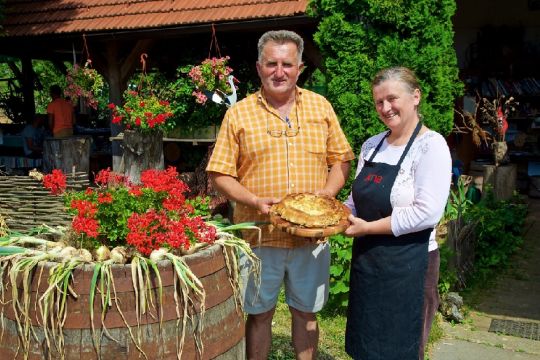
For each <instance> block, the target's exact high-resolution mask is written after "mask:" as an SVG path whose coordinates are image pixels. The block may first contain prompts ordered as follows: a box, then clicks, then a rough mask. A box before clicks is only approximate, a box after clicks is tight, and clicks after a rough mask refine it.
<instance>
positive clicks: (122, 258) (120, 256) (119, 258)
mask: <svg viewBox="0 0 540 360" xmlns="http://www.w3.org/2000/svg"><path fill="white" fill-rule="evenodd" d="M110 256H111V260H112V262H113V263H115V264H125V263H126V262H127V250H126V248H125V247H123V246H117V247H115V248H114V249H112V250H111V254H110Z"/></svg>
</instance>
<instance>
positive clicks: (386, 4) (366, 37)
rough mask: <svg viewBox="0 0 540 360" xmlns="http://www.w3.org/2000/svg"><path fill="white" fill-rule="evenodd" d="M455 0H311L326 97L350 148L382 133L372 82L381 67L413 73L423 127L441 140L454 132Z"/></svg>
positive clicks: (456, 84) (457, 90)
mask: <svg viewBox="0 0 540 360" xmlns="http://www.w3.org/2000/svg"><path fill="white" fill-rule="evenodd" d="M455 10H456V4H455V1H454V0H442V1H431V0H414V1H413V0H404V1H399V2H395V1H392V0H314V1H313V2H312V5H311V9H310V11H311V13H312V15H314V16H316V17H318V18H319V19H320V22H319V27H318V31H317V33H316V34H315V42H316V43H317V44H318V45H319V47H320V49H321V52H322V55H323V57H324V66H325V68H326V75H327V78H328V79H331V80H330V81H329V83H328V91H327V96H328V98H329V100H330V101H331V102H332V104H333V105H334V107H335V110H336V112H337V114H338V116H339V117H340V119H341V123H342V127H343V129H344V131H345V133H346V134H347V136H348V137H349V140H350V141H351V144H352V145H353V148H355V149H360V145H361V144H362V142H363V141H365V140H366V139H367V137H369V136H371V135H374V134H376V133H378V132H380V131H381V130H383V128H384V125H383V124H382V123H381V122H380V121H379V119H378V117H377V114H376V112H375V111H374V106H373V101H372V94H371V85H370V81H371V79H372V78H373V76H374V75H375V73H376V72H377V71H378V70H380V69H381V68H385V67H388V66H394V65H402V66H407V67H409V68H411V69H413V70H414V71H415V72H416V74H417V76H418V77H419V80H420V85H421V87H422V90H423V101H422V103H421V109H420V112H421V113H422V114H423V116H424V119H425V123H426V124H427V125H428V126H429V127H430V128H432V129H434V130H436V131H439V132H440V133H442V134H448V133H450V131H451V129H452V125H453V119H454V115H453V108H454V106H453V104H454V99H455V98H456V97H457V96H459V95H460V94H461V93H462V88H463V85H462V83H461V82H460V81H459V80H458V68H457V59H456V54H455V50H454V48H453V31H452V21H451V18H452V16H453V15H454V12H455Z"/></svg>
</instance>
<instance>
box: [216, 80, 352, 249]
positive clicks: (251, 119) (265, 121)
mask: <svg viewBox="0 0 540 360" xmlns="http://www.w3.org/2000/svg"><path fill="white" fill-rule="evenodd" d="M296 91H297V96H296V102H295V104H294V105H293V107H292V109H291V113H290V115H289V121H290V127H289V126H288V125H287V122H286V121H285V120H283V119H281V118H280V116H279V113H278V112H277V110H275V109H274V108H273V107H271V106H270V105H268V103H267V102H266V99H265V98H264V96H263V94H264V91H263V92H261V91H258V92H256V93H255V94H252V95H250V96H248V97H246V98H245V99H244V100H242V101H240V102H238V103H237V104H236V105H234V106H233V107H231V108H230V109H229V110H228V111H227V113H226V114H225V117H224V119H223V123H222V125H221V128H220V131H219V135H218V137H217V140H216V145H215V148H214V151H213V153H212V156H211V157H210V160H209V162H208V166H207V167H206V171H212V172H217V173H221V174H226V175H230V176H232V177H234V178H236V179H237V180H238V182H240V184H242V185H243V186H244V187H246V188H247V189H248V190H249V191H251V192H252V193H253V194H255V195H257V196H259V197H278V198H280V197H284V196H285V195H287V194H290V193H298V192H313V191H316V190H320V189H322V188H323V187H324V185H325V184H326V179H327V177H328V167H329V166H330V165H333V164H335V163H337V162H347V161H350V160H352V159H354V154H353V152H352V149H351V146H350V145H349V143H348V141H347V139H346V137H345V134H344V133H343V131H342V129H341V127H340V125H339V122H338V119H337V117H336V114H335V112H334V110H333V108H332V106H331V105H330V103H329V102H328V101H327V100H326V99H325V98H324V97H322V96H321V95H318V94H316V93H314V92H311V91H309V90H305V89H301V88H298V87H297V89H296ZM269 131H270V132H271V133H272V134H273V135H274V136H273V135H271V134H269V133H268V132H269ZM284 131H288V134H284V133H283V132H284ZM278 134H281V136H278V137H276V135H278ZM245 221H261V222H269V216H268V215H262V214H259V213H258V212H257V210H256V209H253V208H251V207H248V206H245V205H243V204H236V207H235V211H234V222H235V223H240V222H245ZM261 228H262V230H263V235H262V240H261V242H262V244H261V245H263V246H270V247H281V248H293V247H297V246H302V245H305V244H306V240H305V239H301V238H298V237H293V236H291V235H289V234H287V233H285V232H283V231H280V230H278V229H274V230H272V229H271V228H270V227H269V226H267V225H264V226H261ZM243 236H244V239H246V240H247V241H249V242H250V243H251V245H252V246H255V245H257V244H258V232H257V231H244V232H243Z"/></svg>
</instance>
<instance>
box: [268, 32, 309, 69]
mask: <svg viewBox="0 0 540 360" xmlns="http://www.w3.org/2000/svg"><path fill="white" fill-rule="evenodd" d="M270 41H272V42H275V43H276V44H285V43H288V42H292V43H294V44H295V45H296V48H297V49H298V63H301V62H302V53H303V52H304V40H303V39H302V37H301V36H300V35H298V34H297V33H295V32H294V31H289V30H271V31H267V32H265V33H264V34H263V35H262V36H261V37H260V39H259V43H258V45H257V48H258V50H259V57H258V59H259V62H260V61H261V60H262V52H263V49H264V46H265V45H266V44H267V43H268V42H270Z"/></svg>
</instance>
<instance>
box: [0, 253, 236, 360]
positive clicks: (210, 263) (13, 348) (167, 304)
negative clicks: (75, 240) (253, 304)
mask: <svg viewBox="0 0 540 360" xmlns="http://www.w3.org/2000/svg"><path fill="white" fill-rule="evenodd" d="M228 251H229V250H228ZM230 254H231V255H232V252H230ZM184 259H185V261H186V263H187V264H188V265H189V267H190V268H191V270H192V271H193V273H194V274H195V275H196V276H197V277H198V278H199V280H200V281H201V282H202V284H203V287H204V289H205V291H206V299H205V306H206V312H205V314H204V317H203V319H202V321H203V322H202V326H203V327H202V331H201V340H202V344H203V347H204V350H203V353H202V356H201V357H200V358H201V359H241V358H244V346H245V345H244V317H243V314H242V311H241V310H240V307H237V303H236V298H235V295H234V291H233V288H232V286H231V283H230V281H229V272H228V269H227V264H226V259H225V256H224V254H223V250H222V248H221V246H219V245H213V246H210V247H208V248H206V249H204V250H202V251H199V252H197V253H195V254H193V255H189V256H185V257H184ZM53 265H54V264H53V263H45V264H43V265H38V267H37V268H36V271H34V273H33V275H32V277H31V280H30V284H29V286H30V293H31V297H30V301H31V302H30V306H29V309H30V310H29V314H30V318H31V322H32V327H33V329H34V330H35V331H36V335H37V340H36V339H35V338H34V337H32V336H31V337H30V347H29V349H30V351H29V358H30V359H44V358H47V356H48V355H50V356H51V358H53V359H59V358H60V356H59V354H58V351H57V349H54V347H53V348H52V349H50V352H49V353H48V352H47V347H46V346H45V344H46V342H45V339H44V333H43V327H42V324H43V321H42V319H41V318H40V315H39V312H38V311H37V309H38V307H37V304H36V299H37V298H39V297H40V296H41V295H42V294H43V292H44V291H45V289H46V288H47V277H48V269H49V268H51V267H52V266H53ZM158 268H159V271H160V276H161V281H162V289H163V302H162V305H163V313H162V314H161V320H162V324H161V331H160V317H159V316H158V313H157V312H156V311H155V310H154V309H150V311H149V312H147V313H146V314H144V315H143V316H142V319H141V320H140V327H139V330H138V328H137V317H136V311H135V309H136V304H135V299H136V297H135V291H134V288H133V282H132V276H131V274H132V273H131V265H129V264H127V265H115V266H114V268H113V270H112V271H113V275H114V283H115V288H116V293H117V298H118V301H119V304H120V309H121V311H122V313H123V317H124V318H125V322H127V323H128V325H129V326H131V331H132V332H133V334H134V336H135V337H137V336H139V335H140V337H141V348H142V350H143V351H144V352H145V353H146V356H147V357H148V359H177V341H179V338H178V334H179V332H178V331H177V326H178V321H177V320H178V315H177V307H176V303H175V300H174V298H175V296H174V291H175V286H174V281H175V276H174V273H173V267H172V265H171V263H170V262H168V261H161V262H160V263H158ZM42 270H43V271H42ZM93 271H94V265H93V264H88V265H85V266H80V267H77V268H76V269H75V272H74V273H73V289H74V291H75V293H76V294H77V295H78V298H77V299H76V298H74V297H73V296H68V300H67V304H66V306H67V311H66V313H67V316H66V319H65V323H64V327H63V333H64V340H65V341H64V349H63V350H64V354H65V359H68V360H69V359H74V360H75V359H77V360H79V359H97V358H98V354H97V352H96V349H95V348H94V345H93V341H92V332H91V320H90V315H89V304H90V303H89V293H90V282H91V279H92V274H93ZM152 275H153V274H152ZM6 278H7V275H6V274H4V284H5V285H6V284H9V282H8V281H6V280H7V279H6ZM21 282H22V281H19V282H18V283H19V286H18V288H19V289H20V291H21V292H22V291H23V285H22V284H21ZM151 282H152V283H153V284H154V288H153V289H152V291H153V294H154V295H155V296H156V299H157V295H158V286H157V281H156V278H155V277H152V278H151ZM11 290H12V289H11V286H5V289H4V302H3V305H2V304H0V311H1V313H2V314H3V315H4V323H3V325H2V323H0V327H2V326H3V339H2V341H1V342H0V359H19V358H20V359H22V358H23V356H22V353H21V351H19V354H18V355H17V356H15V354H16V353H17V347H18V344H19V337H18V335H17V324H16V321H15V320H16V317H15V313H14V312H13V307H12V303H11V302H10V300H11V294H12V292H11ZM98 299H99V295H97V296H96V300H95V302H94V326H95V327H96V333H98V334H99V333H100V332H101V326H102V323H101V319H100V316H101V307H100V301H99V300H98ZM157 308H158V309H159V306H157ZM190 313H191V316H193V317H194V318H195V320H196V321H199V320H200V319H201V315H200V306H199V305H198V304H195V306H194V310H193V309H192V310H191V311H190ZM180 314H182V310H180ZM180 320H182V319H180ZM125 322H124V320H123V319H122V314H121V313H120V312H119V311H118V310H117V309H116V307H115V306H114V305H113V306H111V307H110V308H109V309H108V311H107V313H106V316H105V318H104V321H103V324H104V325H105V327H106V328H107V329H108V331H109V333H110V334H111V336H112V337H113V338H114V339H115V340H116V341H114V340H111V339H108V338H107V337H106V336H104V337H103V338H102V340H101V346H100V355H101V358H102V359H138V358H143V356H141V354H140V352H139V351H138V350H137V349H136V347H135V345H134V343H133V341H132V340H131V338H130V334H129V329H128V327H127V326H126V324H125ZM180 323H181V322H180ZM187 324H188V325H187V327H188V328H187V331H186V335H185V339H184V345H183V350H182V355H181V358H182V359H198V358H199V356H198V350H197V347H196V345H195V338H194V336H193V333H192V329H191V321H190V320H188V321H187Z"/></svg>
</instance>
